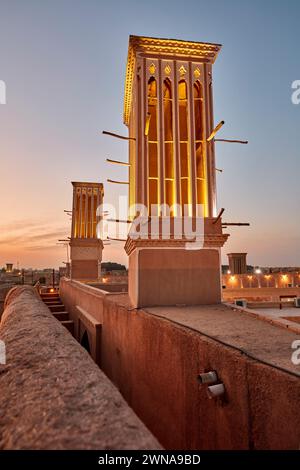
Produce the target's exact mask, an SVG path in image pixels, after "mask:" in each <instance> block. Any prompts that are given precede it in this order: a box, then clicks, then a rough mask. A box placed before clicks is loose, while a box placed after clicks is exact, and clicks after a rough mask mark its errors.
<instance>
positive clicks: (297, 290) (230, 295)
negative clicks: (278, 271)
mask: <svg viewBox="0 0 300 470" xmlns="http://www.w3.org/2000/svg"><path fill="white" fill-rule="evenodd" d="M281 295H291V296H297V297H300V287H278V288H277V287H252V288H251V287H244V288H243V289H240V288H236V289H223V291H222V298H223V301H224V302H232V301H234V299H248V300H257V301H259V300H262V301H270V302H279V300H280V296H281Z"/></svg>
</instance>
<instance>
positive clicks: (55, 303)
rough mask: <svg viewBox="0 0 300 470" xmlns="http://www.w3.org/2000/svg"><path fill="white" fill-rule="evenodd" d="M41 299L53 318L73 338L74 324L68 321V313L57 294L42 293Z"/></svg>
mask: <svg viewBox="0 0 300 470" xmlns="http://www.w3.org/2000/svg"><path fill="white" fill-rule="evenodd" d="M41 299H42V301H43V302H44V304H45V305H46V306H47V307H48V309H49V310H50V312H51V313H52V315H53V316H54V318H56V319H57V320H58V321H59V322H60V323H61V324H62V325H63V326H64V327H65V328H67V330H68V331H69V332H70V333H71V335H73V336H74V322H73V320H69V313H68V312H67V311H66V309H65V306H64V304H63V303H62V301H61V299H60V297H59V293H58V292H44V293H42V294H41Z"/></svg>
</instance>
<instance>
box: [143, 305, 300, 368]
mask: <svg viewBox="0 0 300 470" xmlns="http://www.w3.org/2000/svg"><path fill="white" fill-rule="evenodd" d="M143 310H145V311H146V312H149V313H151V314H153V315H156V316H159V317H161V318H164V319H166V320H169V321H172V322H175V323H177V324H179V325H182V326H184V327H186V328H189V329H192V330H194V331H197V332H199V333H201V334H204V335H206V336H209V337H211V338H213V339H215V340H217V341H220V342H222V343H225V344H226V345H228V346H229V347H234V348H237V349H239V350H241V351H243V352H244V353H245V354H247V355H248V356H250V357H252V358H253V359H257V360H260V361H263V362H265V363H267V364H270V365H273V366H276V367H279V368H281V369H284V370H285V371H289V372H292V373H293V374H296V375H298V376H300V366H297V365H294V364H293V363H292V361H291V356H292V353H293V352H294V350H293V349H292V347H291V345H292V343H293V341H294V340H296V339H300V327H299V333H296V332H293V331H289V330H288V329H287V328H281V327H279V326H276V325H272V324H270V322H268V321H263V320H262V319H261V318H259V317H255V316H253V315H252V312H251V313H248V312H245V311H241V310H237V309H234V308H230V307H228V306H226V305H224V304H220V305H203V306H201V305H200V306H180V307H176V306H175V307H151V308H147V309H143ZM262 310H263V313H264V315H265V310H264V309H262ZM268 310H269V309H268ZM278 310H279V309H278ZM286 310H287V311H288V313H287V315H290V314H291V310H293V312H294V310H296V309H286ZM280 312H281V314H282V315H285V314H286V312H285V311H284V310H280ZM254 313H255V312H254Z"/></svg>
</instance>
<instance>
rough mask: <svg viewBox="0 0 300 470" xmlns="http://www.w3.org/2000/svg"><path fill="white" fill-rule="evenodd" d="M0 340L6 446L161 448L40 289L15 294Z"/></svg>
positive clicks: (0, 423)
mask: <svg viewBox="0 0 300 470" xmlns="http://www.w3.org/2000/svg"><path fill="white" fill-rule="evenodd" d="M0 339H1V340H2V341H4V343H5V347H6V364H0V390H1V393H0V416H1V420H0V449H122V450H123V449H159V448H160V445H159V443H158V442H157V441H156V439H155V438H154V437H153V436H152V434H151V433H150V432H149V431H148V429H147V428H146V427H145V426H144V425H143V423H142V422H141V421H140V420H139V419H138V417H137V416H136V415H135V414H134V412H133V411H132V409H131V408H129V406H128V405H127V403H126V402H125V400H124V399H123V398H122V397H121V395H120V393H119V392H118V391H117V389H116V388H115V387H114V386H113V384H112V383H111V382H110V381H109V380H108V378H107V377H106V376H105V375H104V373H103V372H102V371H101V370H100V369H99V368H98V367H97V365H96V364H95V363H94V362H93V360H92V359H91V357H90V356H89V354H88V353H87V352H86V351H85V350H84V349H83V348H82V347H81V346H80V345H79V344H78V343H77V341H76V340H75V339H74V338H73V337H72V336H71V335H70V334H69V333H68V332H67V330H66V329H65V328H64V327H63V326H62V325H61V324H60V323H59V322H58V321H57V320H56V319H55V318H54V317H53V316H52V314H51V313H50V311H49V310H48V308H47V307H46V305H45V304H44V303H43V302H42V301H41V299H40V298H39V296H38V294H37V292H36V290H35V289H34V288H32V287H27V286H24V287H15V288H13V289H12V290H11V291H10V292H9V294H8V296H7V298H6V301H5V310H4V313H3V316H2V320H1V324H0Z"/></svg>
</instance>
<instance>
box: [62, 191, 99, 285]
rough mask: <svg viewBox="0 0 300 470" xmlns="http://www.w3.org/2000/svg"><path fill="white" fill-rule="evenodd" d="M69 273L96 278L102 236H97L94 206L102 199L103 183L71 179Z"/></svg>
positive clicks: (76, 276) (91, 278) (89, 278)
mask: <svg viewBox="0 0 300 470" xmlns="http://www.w3.org/2000/svg"><path fill="white" fill-rule="evenodd" d="M72 185H73V208H72V232H71V241H70V247H71V277H72V278H73V279H82V280H95V279H98V277H99V276H100V266H101V259H102V249H103V243H102V240H100V239H98V238H97V230H96V229H97V223H98V222H99V217H97V215H96V211H97V207H98V206H99V205H100V204H102V202H103V195H104V192H103V184H102V183H79V182H73V183H72Z"/></svg>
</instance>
